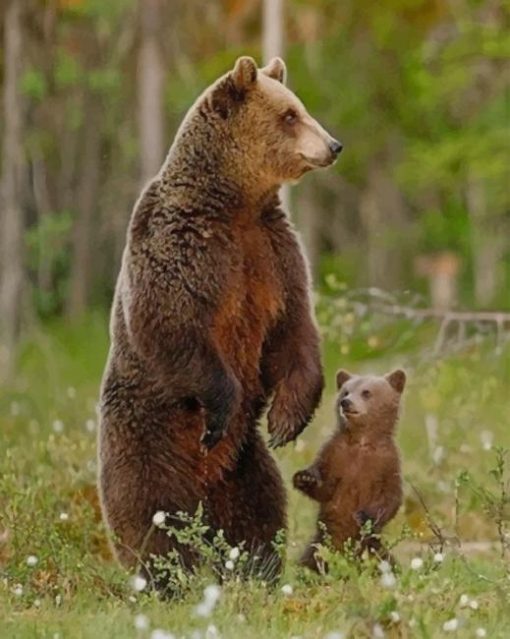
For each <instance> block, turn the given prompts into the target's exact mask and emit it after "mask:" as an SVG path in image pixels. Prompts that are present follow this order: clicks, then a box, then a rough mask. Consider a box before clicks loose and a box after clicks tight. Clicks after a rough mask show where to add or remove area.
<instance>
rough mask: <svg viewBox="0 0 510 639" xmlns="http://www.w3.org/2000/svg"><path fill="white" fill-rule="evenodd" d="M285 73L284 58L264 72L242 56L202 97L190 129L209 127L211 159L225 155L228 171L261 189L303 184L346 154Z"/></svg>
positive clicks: (271, 63) (278, 59)
mask: <svg viewBox="0 0 510 639" xmlns="http://www.w3.org/2000/svg"><path fill="white" fill-rule="evenodd" d="M285 75H286V69H285V64H284V62H283V60H281V59H280V58H274V59H273V60H272V61H271V62H270V63H269V64H268V65H267V66H265V67H263V68H260V69H259V68H257V65H256V63H255V61H254V60H253V58H250V57H241V58H239V59H238V60H237V61H236V63H235V66H234V68H233V69H232V70H231V71H229V72H228V73H227V74H225V75H224V76H223V77H221V78H220V79H219V80H217V81H216V82H215V83H214V84H213V85H212V86H210V87H209V88H208V89H207V90H206V91H205V92H204V93H203V94H202V96H201V97H200V98H199V99H198V101H197V103H196V105H195V106H194V107H193V108H192V109H191V111H190V115H192V116H193V122H190V123H189V124H190V126H189V127H186V126H185V127H184V129H188V131H189V132H190V133H191V131H194V132H195V133H196V132H197V126H198V127H202V128H203V127H207V128H208V130H207V132H206V133H205V135H204V136H202V137H206V139H207V141H208V144H209V147H208V150H207V152H208V153H209V155H211V154H212V153H218V154H220V155H221V162H222V164H223V165H224V166H223V168H224V170H227V171H228V170H230V173H231V174H235V175H236V176H238V177H239V179H240V180H243V181H244V182H246V181H248V182H249V185H251V186H253V187H254V188H255V189H263V190H265V189H266V188H269V189H271V188H274V187H278V186H279V185H281V184H282V183H284V182H289V181H290V182H292V181H295V180H298V179H299V178H300V177H301V176H302V175H303V174H304V173H306V172H307V171H310V170H312V169H316V168H319V167H326V166H329V165H331V164H332V163H333V162H334V161H335V160H336V158H337V156H338V154H339V153H340V151H341V150H342V145H341V144H340V143H339V142H338V141H337V140H335V139H334V138H332V137H331V136H330V135H329V134H328V133H327V132H326V131H325V130H324V129H323V128H322V127H321V125H320V124H319V123H318V122H317V121H316V120H314V119H313V118H312V117H311V116H310V115H309V114H308V112H307V110H306V109H305V107H304V106H303V104H302V102H301V101H300V100H299V98H298V97H297V96H296V95H295V94H294V93H292V91H290V90H289V89H288V88H287V87H286V86H285ZM190 137H191V136H190ZM197 137H198V136H196V137H195V140H196V139H197Z"/></svg>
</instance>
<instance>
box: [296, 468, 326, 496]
mask: <svg viewBox="0 0 510 639" xmlns="http://www.w3.org/2000/svg"><path fill="white" fill-rule="evenodd" d="M292 483H293V485H294V488H297V489H298V490H302V491H303V492H307V491H308V490H309V489H310V488H315V487H316V486H318V485H319V483H320V477H319V475H318V474H317V473H316V472H314V471H312V470H308V469H306V470H298V472H297V473H295V475H294V477H293V478H292Z"/></svg>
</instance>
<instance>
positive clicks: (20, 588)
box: [12, 584, 23, 597]
mask: <svg viewBox="0 0 510 639" xmlns="http://www.w3.org/2000/svg"><path fill="white" fill-rule="evenodd" d="M12 592H13V594H15V595H16V597H21V595H22V594H23V586H22V585H21V584H17V585H16V586H14V588H13V589H12Z"/></svg>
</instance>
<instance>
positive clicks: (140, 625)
mask: <svg viewBox="0 0 510 639" xmlns="http://www.w3.org/2000/svg"><path fill="white" fill-rule="evenodd" d="M148 627H149V617H147V615H141V614H140V615H136V617H135V628H136V629H137V630H147V629H148Z"/></svg>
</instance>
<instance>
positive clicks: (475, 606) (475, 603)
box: [469, 599, 478, 610]
mask: <svg viewBox="0 0 510 639" xmlns="http://www.w3.org/2000/svg"><path fill="white" fill-rule="evenodd" d="M469 607H470V608H471V610H478V601H477V600H476V599H471V601H470V602H469Z"/></svg>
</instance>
